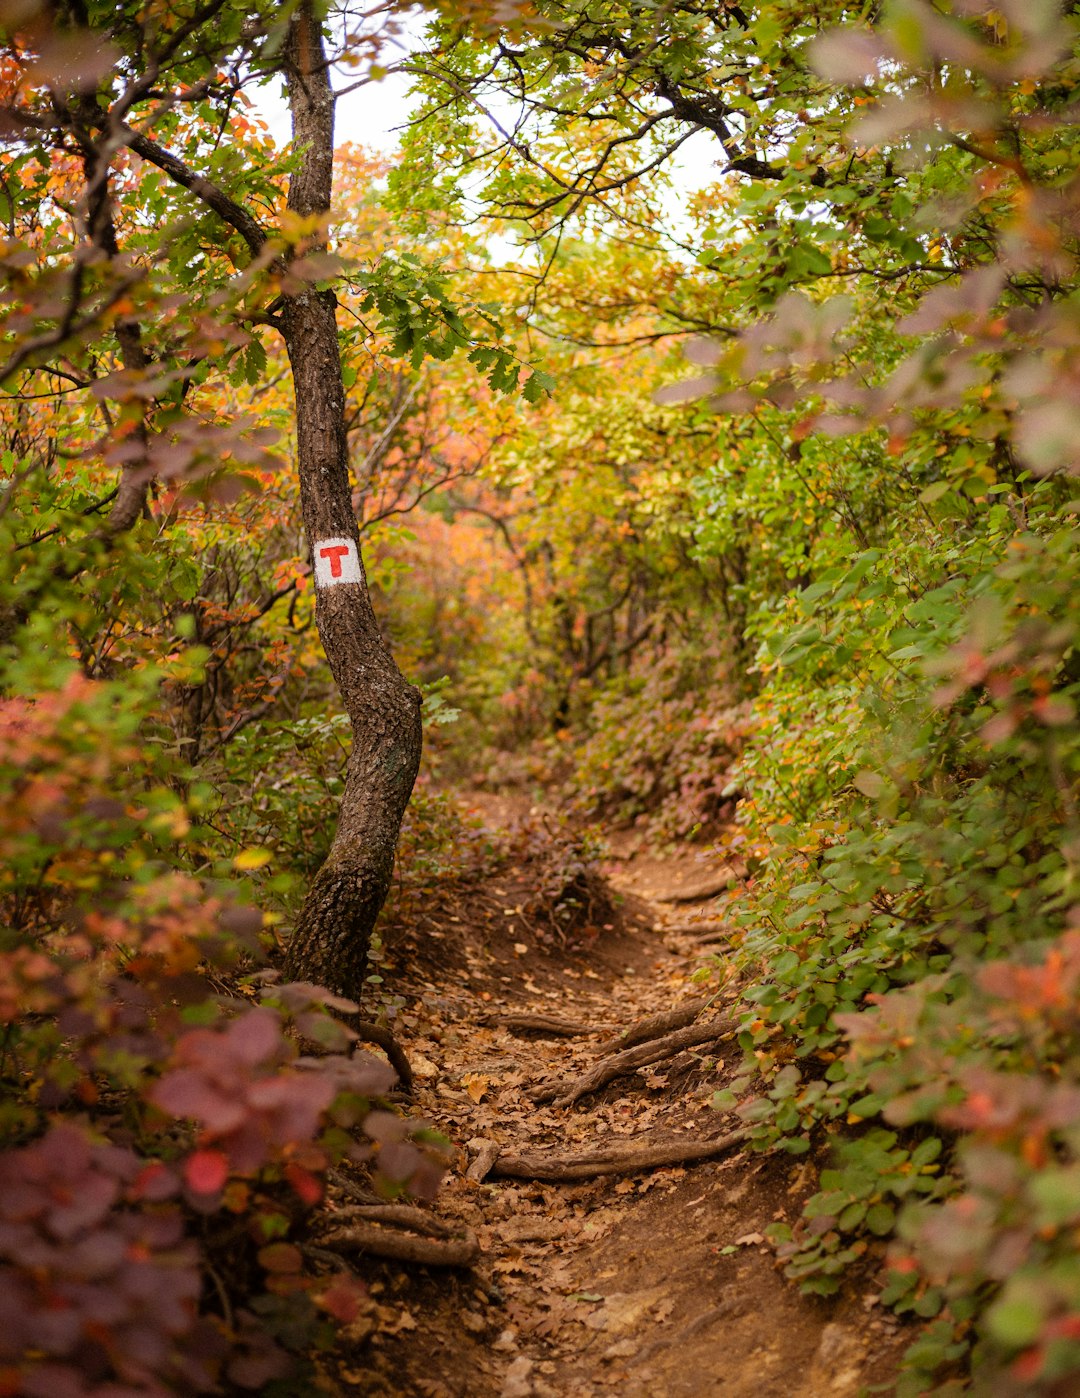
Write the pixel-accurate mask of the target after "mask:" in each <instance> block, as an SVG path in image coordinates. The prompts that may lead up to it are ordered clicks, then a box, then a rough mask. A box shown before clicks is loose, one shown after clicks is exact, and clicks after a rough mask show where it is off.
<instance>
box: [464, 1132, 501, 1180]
mask: <svg viewBox="0 0 1080 1398" xmlns="http://www.w3.org/2000/svg"><path fill="white" fill-rule="evenodd" d="M469 1149H470V1150H471V1151H472V1152H473V1159H472V1163H471V1164H470V1165H469V1168H468V1169H467V1170H466V1171H465V1178H466V1179H467V1180H472V1181H474V1182H475V1183H476V1184H479V1183H480V1181H481V1180H486V1179H487V1177H488V1175H489V1174H490V1173H491V1167H492V1166H493V1165H494V1164H495V1162H496V1160H498V1158H499V1147H498V1146H497V1145H496V1144H495V1142H494V1141H485V1140H482V1139H480V1138H479V1137H477V1139H476V1140H473V1141H470V1142H469Z"/></svg>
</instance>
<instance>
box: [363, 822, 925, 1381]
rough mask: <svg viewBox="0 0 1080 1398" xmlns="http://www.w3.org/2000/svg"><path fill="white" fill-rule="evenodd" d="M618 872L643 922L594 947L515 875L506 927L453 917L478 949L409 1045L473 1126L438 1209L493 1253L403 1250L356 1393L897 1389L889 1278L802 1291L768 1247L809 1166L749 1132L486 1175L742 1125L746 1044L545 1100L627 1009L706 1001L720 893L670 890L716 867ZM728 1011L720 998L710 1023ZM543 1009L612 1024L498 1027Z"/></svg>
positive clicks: (429, 997)
mask: <svg viewBox="0 0 1080 1398" xmlns="http://www.w3.org/2000/svg"><path fill="white" fill-rule="evenodd" d="M484 813H485V816H486V817H487V818H488V819H489V820H491V821H495V820H497V819H499V818H500V817H505V816H506V815H508V814H511V813H512V812H511V811H509V810H507V809H506V808H505V807H504V806H501V805H500V804H499V803H498V802H495V801H489V802H488V803H487V804H486V808H485V812H484ZM606 872H607V875H608V878H609V879H610V881H611V882H612V883H613V884H614V885H615V887H616V888H618V889H620V890H621V891H622V892H623V893H624V894H626V895H628V898H627V908H626V915H625V917H624V919H623V925H622V927H621V928H619V929H615V928H611V929H609V930H608V931H607V933H606V934H605V935H604V936H603V937H601V938H600V939H599V940H598V941H597V942H596V943H595V944H594V946H593V947H592V948H587V949H580V950H577V951H570V952H567V951H551V950H545V949H544V948H543V947H542V946H540V945H538V944H536V943H535V941H533V940H532V939H530V938H529V937H528V935H527V934H526V933H525V932H523V931H522V930H521V926H520V919H518V918H516V917H515V908H520V904H519V903H517V902H515V898H516V895H517V893H518V890H516V889H515V888H514V887H513V883H512V879H507V880H505V881H504V882H503V883H501V884H500V883H499V881H498V880H496V888H495V891H496V892H497V893H499V894H500V895H502V896H504V897H505V899H506V903H505V907H504V908H503V909H502V912H503V915H504V917H505V925H504V926H498V925H495V926H490V925H489V926H488V927H486V928H483V927H481V928H470V927H468V926H467V925H464V924H462V925H459V926H458V927H447V928H446V929H444V932H445V935H446V936H447V937H449V938H451V939H456V946H457V948H458V951H459V955H460V964H459V966H458V974H457V976H456V977H455V978H454V979H455V980H456V984H454V985H451V984H450V982H448V980H447V979H446V978H445V976H440V977H439V981H440V983H439V984H435V983H434V980H433V981H432V982H431V983H430V984H424V983H420V984H417V985H415V986H414V987H413V989H414V990H415V992H416V1002H415V1003H416V1004H417V1005H418V1006H423V1009H420V1010H418V1011H417V1017H416V1018H415V1020H414V1021H413V1024H414V1027H413V1029H412V1034H411V1037H410V1040H409V1052H410V1056H411V1058H412V1062H413V1067H414V1071H415V1072H416V1075H417V1089H416V1104H417V1109H418V1110H419V1111H420V1112H421V1113H422V1114H423V1115H424V1116H425V1117H426V1118H428V1119H429V1120H431V1121H434V1122H435V1123H436V1124H437V1125H438V1126H439V1127H440V1129H442V1130H443V1131H445V1133H446V1134H447V1135H448V1136H450V1137H451V1138H452V1139H453V1140H454V1141H455V1142H459V1143H461V1145H460V1148H459V1151H458V1158H457V1162H456V1169H455V1170H454V1172H453V1174H452V1176H451V1178H449V1179H448V1180H447V1182H446V1184H445V1185H444V1188H443V1190H442V1192H441V1193H440V1196H439V1200H438V1205H437V1211H438V1213H439V1214H440V1215H441V1216H442V1217H444V1218H454V1219H457V1220H459V1221H461V1222H463V1223H465V1224H467V1225H468V1226H469V1227H471V1228H472V1229H473V1230H474V1231H475V1233H476V1235H477V1237H478V1238H479V1240H480V1243H481V1246H482V1248H483V1257H482V1259H481V1261H480V1263H479V1264H478V1265H477V1267H476V1268H475V1269H474V1270H472V1271H471V1272H464V1271H458V1272H448V1271H443V1272H437V1271H435V1270H434V1269H432V1270H431V1271H429V1272H425V1271H424V1270H422V1269H421V1270H419V1271H417V1270H416V1269H413V1270H411V1271H409V1272H405V1271H402V1270H401V1269H399V1268H397V1267H395V1266H393V1265H391V1264H384V1265H383V1266H382V1268H381V1270H380V1273H379V1280H378V1281H377V1282H376V1284H375V1287H374V1292H375V1303H376V1306H377V1309H378V1311H379V1326H380V1329H379V1331H378V1333H376V1335H375V1336H374V1338H373V1339H371V1340H370V1341H369V1342H368V1343H367V1344H366V1345H365V1346H364V1348H363V1350H362V1358H358V1361H357V1364H356V1366H355V1368H353V1369H352V1370H346V1371H345V1378H346V1380H348V1382H349V1385H350V1386H348V1387H347V1388H346V1389H345V1390H344V1391H348V1392H363V1393H365V1394H377V1395H387V1396H388V1398H389V1395H393V1396H394V1398H399V1395H414V1394H415V1395H422V1396H423V1398H594V1396H595V1398H599V1395H601V1394H607V1393H611V1392H618V1393H620V1394H625V1395H627V1398H708V1396H709V1395H713V1394H722V1395H724V1398H751V1395H753V1398H773V1396H775V1398H790V1395H811V1396H812V1395H818V1394H821V1395H836V1396H837V1398H855V1395H857V1394H859V1393H861V1392H863V1391H866V1389H867V1388H868V1387H869V1386H872V1385H874V1386H876V1385H882V1384H883V1385H885V1386H886V1389H887V1387H888V1380H889V1378H890V1376H891V1375H892V1374H893V1373H894V1372H895V1367H896V1361H897V1358H898V1354H899V1351H900V1349H901V1348H902V1347H903V1337H902V1336H900V1335H898V1333H897V1329H896V1326H895V1322H893V1321H892V1319H891V1317H889V1316H887V1315H882V1314H881V1313H880V1311H879V1309H878V1308H877V1307H876V1305H875V1304H874V1302H875V1298H874V1296H873V1294H872V1288H869V1287H868V1294H867V1295H865V1296H860V1295H849V1296H847V1297H844V1298H842V1299H837V1298H834V1299H832V1300H830V1301H828V1302H826V1301H815V1300H810V1299H806V1298H803V1297H800V1296H799V1294H798V1293H797V1291H796V1290H795V1288H794V1287H793V1286H791V1285H790V1284H789V1283H787V1282H785V1281H784V1279H783V1278H782V1277H781V1275H780V1274H779V1273H778V1271H777V1270H776V1267H775V1263H774V1259H773V1256H772V1253H771V1251H770V1250H769V1249H768V1248H767V1247H766V1246H765V1245H764V1239H763V1233H764V1230H765V1228H766V1227H767V1225H768V1224H769V1223H770V1222H771V1221H772V1220H774V1219H780V1218H788V1219H794V1217H795V1216H797V1213H798V1208H799V1204H800V1202H801V1200H802V1199H803V1198H804V1197H805V1195H806V1194H807V1193H808V1192H810V1190H811V1188H812V1185H813V1180H814V1167H813V1165H812V1164H809V1163H807V1162H802V1163H796V1162H792V1161H786V1162H785V1161H767V1160H763V1159H762V1158H760V1157H758V1156H756V1155H755V1154H753V1153H751V1152H749V1151H746V1150H742V1149H740V1148H739V1147H738V1146H737V1145H736V1146H735V1147H733V1148H729V1149H728V1150H727V1151H726V1152H724V1153H722V1154H720V1155H718V1156H717V1158H715V1159H712V1160H706V1161H701V1162H698V1163H694V1164H687V1165H674V1166H670V1167H667V1168H660V1169H653V1170H647V1171H642V1172H638V1173H635V1174H624V1175H615V1176H607V1177H599V1178H594V1179H586V1180H582V1181H576V1182H569V1183H549V1182H544V1181H540V1180H525V1179H512V1178H511V1179H507V1178H499V1177H497V1175H496V1174H489V1175H487V1177H486V1178H483V1179H477V1178H472V1179H470V1178H469V1177H468V1167H469V1165H470V1164H472V1165H473V1170H472V1173H473V1175H474V1176H475V1175H477V1174H480V1173H482V1169H483V1166H484V1165H485V1164H486V1163H487V1161H488V1160H489V1159H490V1157H491V1156H492V1155H493V1154H494V1153H495V1152H496V1151H502V1152H503V1153H504V1154H505V1153H511V1154H513V1155H521V1154H522V1153H525V1152H528V1153H529V1154H530V1155H543V1156H547V1157H550V1156H551V1155H553V1154H563V1155H564V1154H566V1153H568V1152H584V1151H588V1150H595V1149H597V1148H605V1149H611V1150H619V1149H624V1148H627V1149H630V1148H640V1147H641V1146H642V1145H643V1144H646V1143H653V1142H656V1141H663V1142H665V1143H672V1142H674V1143H678V1142H680V1141H684V1142H702V1141H708V1140H711V1139H713V1138H716V1137H719V1136H722V1135H724V1134H726V1133H728V1132H730V1131H731V1130H732V1128H733V1127H734V1126H735V1125H737V1123H734V1122H732V1121H731V1120H730V1119H725V1118H724V1117H722V1116H721V1115H719V1114H718V1113H717V1112H715V1111H714V1110H713V1109H712V1107H711V1106H710V1099H711V1097H712V1094H713V1092H715V1091H716V1089H717V1088H719V1087H720V1086H722V1085H723V1083H724V1082H725V1081H726V1080H727V1078H728V1077H729V1076H730V1072H729V1069H732V1068H734V1066H735V1064H736V1062H737V1060H738V1058H739V1051H738V1049H737V1047H736V1046H735V1045H734V1044H733V1043H732V1042H731V1041H730V1039H729V1040H727V1041H720V1042H719V1043H716V1042H714V1043H705V1044H702V1045H699V1046H696V1047H691V1048H690V1049H688V1050H687V1051H685V1052H683V1053H681V1054H679V1055H678V1056H677V1057H674V1058H671V1059H668V1060H667V1061H664V1062H660V1063H657V1064H656V1065H655V1066H652V1067H649V1066H646V1067H643V1068H640V1069H638V1070H637V1071H634V1072H631V1073H629V1074H628V1075H627V1076H623V1077H620V1078H618V1079H617V1080H615V1081H613V1082H611V1083H610V1084H609V1085H608V1086H606V1087H604V1088H603V1089H602V1090H601V1091H599V1092H597V1093H595V1094H592V1095H588V1096H585V1097H583V1098H582V1099H581V1100H580V1101H578V1102H576V1103H574V1104H573V1105H569V1106H562V1107H560V1106H557V1105H554V1104H539V1103H537V1102H536V1101H534V1100H532V1098H531V1097H530V1095H529V1093H530V1089H534V1088H535V1087H536V1085H537V1084H538V1083H541V1082H542V1081H544V1080H548V1079H552V1080H558V1081H559V1082H560V1083H561V1084H563V1085H564V1086H565V1085H566V1084H569V1083H570V1082H571V1081H572V1080H573V1079H574V1078H575V1077H576V1076H577V1075H578V1074H580V1073H582V1072H584V1071H585V1070H587V1069H588V1068H590V1067H592V1066H593V1065H594V1064H595V1063H596V1062H597V1060H598V1059H599V1058H600V1057H602V1056H603V1053H604V1049H603V1047H602V1045H603V1044H604V1042H605V1040H607V1039H609V1038H610V1037H611V1036H612V1035H614V1034H616V1033H617V1032H619V1031H620V1030H622V1029H625V1027H626V1026H628V1025H630V1024H631V1023H633V1022H635V1021H637V1020H640V1019H643V1018H644V1017H646V1016H650V1015H655V1014H658V1013H661V1012H664V1011H669V1010H671V1009H672V1008H673V1007H678V1006H680V1005H681V1004H682V1005H685V1004H689V1003H690V1002H691V1001H692V1000H694V999H698V998H700V997H701V994H702V988H701V987H700V986H699V985H697V984H695V983H694V982H693V979H692V977H693V974H694V971H695V969H696V968H697V967H699V966H700V965H701V963H702V958H703V956H704V955H707V954H708V953H707V952H703V951H702V949H701V948H700V947H699V946H697V945H695V942H696V939H697V936H698V935H699V934H697V933H696V932H695V931H693V930H689V927H688V924H692V923H694V921H695V919H700V918H701V917H702V916H707V908H705V907H702V906H700V905H699V906H698V907H697V908H695V906H694V905H686V904H677V903H672V902H660V901H659V900H660V899H661V898H663V897H669V896H671V895H673V894H676V893H679V892H685V891H686V890H687V889H689V890H691V891H693V889H694V888H695V887H696V886H699V885H700V884H701V883H702V881H703V879H707V878H708V877H709V876H710V873H712V874H715V869H714V868H713V869H711V870H710V866H707V865H703V864H702V862H701V860H700V858H698V857H697V856H694V855H690V856H684V857H682V858H676V859H672V858H661V857H657V856H654V855H650V854H649V853H647V852H642V851H636V852H635V851H634V850H633V848H632V847H631V846H630V845H629V843H628V844H626V845H624V846H623V848H622V850H621V857H619V858H615V859H613V860H612V861H611V862H610V863H609V865H608V867H607V870H606ZM645 893H648V894H651V899H650V900H649V901H646V900H645V899H644V898H643V897H642V895H643V894H645ZM673 925H675V926H676V927H679V926H680V925H681V928H682V930H671V929H672V926H673ZM435 935H439V934H438V933H436V934H435ZM448 987H449V988H448ZM712 988H713V989H715V983H714V985H713V987H712ZM719 999H722V995H721V996H720V997H719ZM722 1010H723V1005H722V1004H721V1003H719V1000H718V1003H717V1004H716V1005H715V1006H713V1007H710V1009H709V1010H708V1011H706V1016H708V1015H713V1014H719V1013H722ZM526 1014H527V1015H544V1016H550V1017H554V1018H557V1019H560V1020H564V1021H573V1022H577V1023H579V1024H584V1025H585V1026H588V1027H589V1028H591V1030H592V1031H593V1032H591V1033H589V1034H583V1035H579V1036H576V1037H562V1036H556V1035H554V1034H552V1033H549V1032H536V1031H532V1032H530V1031H525V1030H521V1029H518V1030H513V1029H511V1028H508V1027H507V1026H506V1025H505V1024H503V1023H499V1022H498V1017H500V1016H502V1017H505V1016H508V1015H526ZM703 1017H705V1016H703ZM485 1021H486V1022H485ZM478 1157H479V1163H477V1162H478ZM497 1168H498V1167H497ZM352 1384H355V1385H356V1387H355V1388H354V1387H352V1386H351V1385H352ZM879 1391H881V1390H880V1389H879Z"/></svg>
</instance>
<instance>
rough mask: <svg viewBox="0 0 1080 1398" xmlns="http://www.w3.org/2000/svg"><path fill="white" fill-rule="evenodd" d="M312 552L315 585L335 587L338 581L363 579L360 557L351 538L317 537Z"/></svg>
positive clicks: (353, 581)
mask: <svg viewBox="0 0 1080 1398" xmlns="http://www.w3.org/2000/svg"><path fill="white" fill-rule="evenodd" d="M312 554H313V555H314V558H315V586H316V587H337V585H338V583H358V582H361V581H362V580H363V579H362V575H361V572H360V558H359V555H358V554H357V551H356V544H355V543H354V542H353V540H352V539H318V540H316V542H315V547H314V548H313V549H312Z"/></svg>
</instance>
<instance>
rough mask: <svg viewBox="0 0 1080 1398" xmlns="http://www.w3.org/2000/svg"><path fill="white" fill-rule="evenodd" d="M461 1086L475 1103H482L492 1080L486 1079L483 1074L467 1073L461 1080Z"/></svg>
mask: <svg viewBox="0 0 1080 1398" xmlns="http://www.w3.org/2000/svg"><path fill="white" fill-rule="evenodd" d="M461 1085H462V1087H463V1088H464V1089H465V1091H466V1092H467V1093H468V1094H469V1096H470V1097H471V1098H472V1100H473V1101H474V1102H477V1103H479V1102H482V1101H483V1099H484V1094H485V1093H486V1092H487V1090H488V1088H489V1087H490V1086H491V1079H490V1078H486V1077H484V1075H483V1073H466V1074H465V1076H464V1077H463V1078H462V1079H461Z"/></svg>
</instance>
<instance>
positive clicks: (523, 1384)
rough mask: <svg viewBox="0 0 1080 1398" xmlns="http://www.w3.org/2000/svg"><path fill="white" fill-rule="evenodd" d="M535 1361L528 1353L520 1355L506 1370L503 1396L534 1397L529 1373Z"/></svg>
mask: <svg viewBox="0 0 1080 1398" xmlns="http://www.w3.org/2000/svg"><path fill="white" fill-rule="evenodd" d="M532 1366H533V1362H532V1360H531V1359H530V1358H529V1357H528V1356H527V1355H524V1354H522V1355H519V1356H518V1358H517V1359H515V1360H514V1361H513V1363H512V1364H511V1365H510V1367H509V1369H507V1371H506V1378H505V1379H504V1380H503V1386H502V1396H501V1398H533V1386H532V1383H531V1382H530V1379H529V1375H530V1373H531V1372H532Z"/></svg>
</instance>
